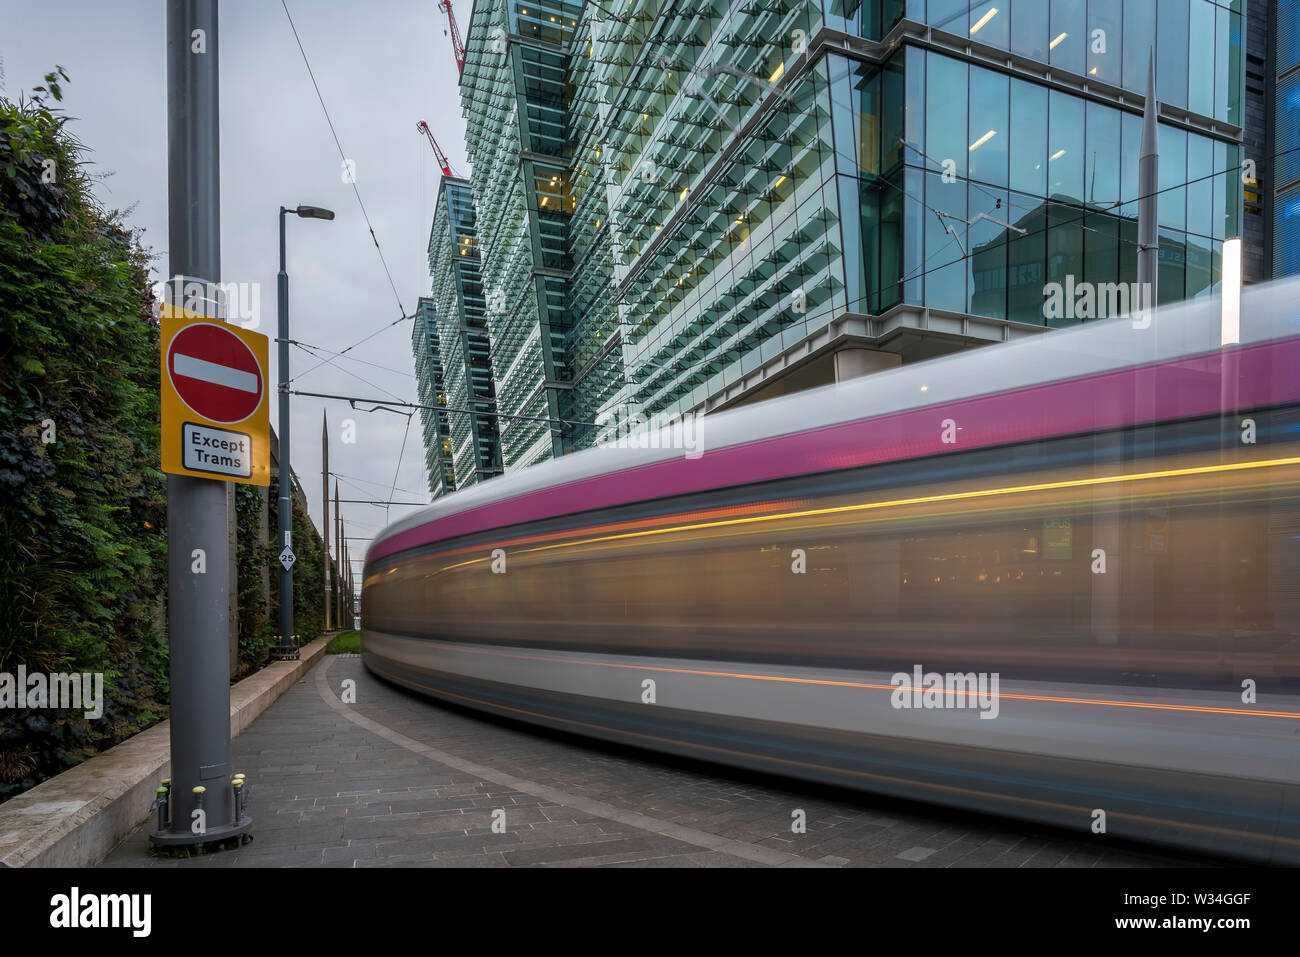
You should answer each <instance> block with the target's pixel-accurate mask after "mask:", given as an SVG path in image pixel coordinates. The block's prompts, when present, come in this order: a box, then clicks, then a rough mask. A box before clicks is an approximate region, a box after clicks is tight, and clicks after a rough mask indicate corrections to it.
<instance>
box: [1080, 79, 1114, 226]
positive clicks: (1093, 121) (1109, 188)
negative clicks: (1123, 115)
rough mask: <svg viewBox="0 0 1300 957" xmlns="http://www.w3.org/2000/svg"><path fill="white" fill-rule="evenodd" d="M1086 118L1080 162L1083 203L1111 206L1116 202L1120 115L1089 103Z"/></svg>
mask: <svg viewBox="0 0 1300 957" xmlns="http://www.w3.org/2000/svg"><path fill="white" fill-rule="evenodd" d="M1087 116H1088V127H1087V131H1086V133H1085V134H1084V141H1085V143H1086V144H1087V150H1088V154H1087V156H1086V157H1085V159H1084V177H1085V187H1086V189H1087V201H1088V203H1089V205H1093V206H1111V205H1113V204H1114V203H1116V202H1118V201H1119V200H1120V195H1119V158H1120V138H1119V127H1120V114H1119V111H1118V110H1114V109H1112V108H1111V107H1108V106H1102V105H1101V104H1100V103H1091V102H1090V103H1088V105H1087Z"/></svg>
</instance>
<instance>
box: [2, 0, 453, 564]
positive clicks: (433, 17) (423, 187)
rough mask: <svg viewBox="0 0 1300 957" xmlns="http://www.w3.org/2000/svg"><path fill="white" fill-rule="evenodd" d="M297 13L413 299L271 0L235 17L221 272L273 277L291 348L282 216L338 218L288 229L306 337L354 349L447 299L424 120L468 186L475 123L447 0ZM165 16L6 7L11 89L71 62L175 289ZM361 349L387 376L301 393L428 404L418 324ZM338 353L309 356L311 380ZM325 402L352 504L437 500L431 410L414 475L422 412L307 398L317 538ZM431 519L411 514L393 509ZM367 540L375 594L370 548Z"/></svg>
mask: <svg viewBox="0 0 1300 957" xmlns="http://www.w3.org/2000/svg"><path fill="white" fill-rule="evenodd" d="M288 7H289V12H290V13H291V14H292V15H293V18H294V23H295V24H296V25H297V28H298V33H299V36H300V37H301V39H302V43H303V46H304V47H305V48H306V51H307V56H308V57H309V58H310V60H311V65H312V69H313V70H314V71H315V74H316V81H317V83H319V85H320V89H321V94H322V95H323V97H324V99H325V105H326V106H327V107H328V108H329V111H330V116H331V117H332V119H333V121H334V128H335V130H336V132H337V133H338V136H339V139H340V141H341V142H342V144H343V148H344V150H345V152H346V155H347V156H348V157H349V158H351V159H353V160H354V161H355V164H356V181H357V188H358V189H359V191H360V193H361V199H362V200H363V201H364V202H365V204H366V209H367V211H368V212H369V214H370V221H371V223H372V224H373V226H374V229H375V235H376V236H377V237H378V239H379V243H380V245H381V247H382V249H383V253H384V257H385V259H386V260H387V262H388V267H389V269H390V271H391V272H392V277H393V282H394V283H395V284H396V286H397V293H398V296H394V294H393V290H392V288H391V287H390V285H389V282H388V277H387V276H386V275H385V273H384V269H383V266H382V265H381V263H380V260H379V255H378V253H377V252H376V250H375V247H374V244H373V243H372V241H371V239H370V235H369V233H368V232H367V229H366V224H365V220H364V218H363V217H362V214H361V209H360V207H359V206H358V204H357V200H356V197H355V196H354V195H353V192H352V187H351V186H350V185H348V184H347V183H345V182H344V181H343V177H342V175H341V169H340V166H341V163H340V159H339V155H338V151H337V149H336V147H335V145H334V141H333V138H332V137H331V136H330V131H329V127H328V125H327V124H326V121H325V115H324V113H323V112H322V110H321V106H320V103H319V102H318V101H317V98H316V94H315V91H314V90H313V89H312V84H311V79H310V77H309V76H308V73H307V68H306V66H304V64H303V60H302V55H301V54H300V53H299V50H298V46H297V44H296V43H295V41H294V37H293V33H292V31H291V30H290V27H289V22H288V19H287V18H286V17H285V12H284V9H283V8H282V7H281V5H280V3H279V2H272V0H224V2H222V4H221V8H220V56H221V272H222V275H221V279H222V280H223V281H226V282H254V283H260V284H261V285H260V293H261V295H260V300H261V302H260V305H261V315H260V317H259V318H260V324H259V325H258V326H257V327H256V328H257V330H258V331H259V332H263V333H266V334H267V335H270V336H272V337H274V335H275V323H276V313H275V299H276V272H277V271H278V267H279V263H278V251H277V242H278V232H277V210H278V207H279V206H281V205H284V206H290V207H292V206H296V205H297V204H299V203H303V204H308V205H317V206H327V207H329V208H331V209H333V210H334V211H335V213H336V214H337V215H336V218H335V220H334V221H333V222H322V221H318V220H307V219H298V218H296V217H290V218H289V219H288V272H289V289H290V337H291V338H294V339H298V340H301V341H303V342H305V343H311V344H314V345H318V346H320V347H322V348H323V349H328V350H332V351H334V352H339V351H341V350H342V349H344V348H346V347H347V346H349V345H351V344H352V343H354V342H356V341H357V340H359V339H361V338H362V337H363V336H365V335H367V334H369V333H370V332H372V331H374V330H375V329H378V328H380V327H382V326H385V325H387V324H388V323H390V322H392V321H393V320H394V319H396V318H397V317H398V316H400V315H402V314H403V313H410V312H413V311H414V309H415V305H416V299H417V298H418V297H419V296H421V295H425V294H427V293H428V290H429V277H428V263H427V256H426V247H427V244H428V238H429V227H430V225H431V223H432V218H433V207H434V202H435V200H436V198H437V190H438V182H439V179H440V177H441V174H440V171H439V170H438V167H437V164H436V161H435V159H434V156H433V152H432V150H430V148H429V144H428V141H427V140H426V139H425V138H424V137H423V136H422V135H420V134H419V133H418V132H417V131H416V128H415V125H416V122H417V121H418V120H420V119H425V120H427V121H428V123H429V126H430V127H431V128H432V130H433V133H434V136H435V137H437V139H438V142H439V145H441V146H442V148H443V150H444V151H445V152H446V153H447V154H448V156H449V157H450V159H451V164H452V167H453V169H455V170H456V171H457V172H458V173H460V174H462V175H467V174H468V172H469V164H468V162H467V161H466V159H465V147H464V130H465V123H464V120H463V118H462V117H461V112H460V98H459V92H458V87H457V73H456V63H455V60H454V59H453V57H452V52H451V41H450V39H449V38H448V37H446V36H445V35H444V29H445V26H446V23H445V18H444V17H443V16H442V14H441V13H440V12H439V11H438V9H437V6H436V4H435V3H434V2H433V0H367V2H359V0H288ZM456 12H457V13H458V14H459V15H460V17H461V23H460V26H461V29H462V32H463V31H464V29H465V27H466V26H467V21H468V19H469V13H470V4H469V2H468V0H459V2H458V3H457V4H456ZM165 20H166V5H165V4H164V2H163V0H114V2H112V3H105V2H103V0H64V2H62V3H57V4H54V3H21V4H20V3H17V2H11V0H5V2H3V3H0V90H2V91H3V93H4V94H5V95H6V96H8V97H9V98H11V99H16V98H17V96H18V94H19V93H25V92H27V91H30V89H31V88H32V87H33V86H35V85H38V84H40V83H41V82H42V77H43V76H44V75H45V73H46V72H48V71H49V70H51V69H53V68H54V66H55V65H56V64H61V65H62V66H63V67H64V68H65V69H66V70H67V72H68V76H69V77H70V78H71V82H69V83H67V84H64V100H63V104H62V108H63V110H64V111H65V112H66V113H67V114H69V115H70V116H73V117H76V118H77V120H76V122H74V123H73V124H72V125H71V127H70V129H71V131H72V132H73V133H74V134H75V135H76V136H77V137H78V138H79V139H80V140H81V141H82V142H83V143H85V144H86V146H87V147H88V148H89V150H90V152H89V154H88V158H89V159H90V160H91V161H92V162H93V164H94V166H93V167H92V172H94V173H96V174H107V175H106V178H105V179H104V180H103V181H102V182H101V183H100V184H99V185H98V187H97V189H96V192H97V195H98V196H99V198H100V200H101V201H102V202H103V203H104V204H105V205H106V206H107V207H109V208H116V209H123V210H125V209H127V208H129V207H134V209H133V210H132V212H131V213H130V215H129V216H128V219H127V222H128V224H129V225H132V226H138V227H141V228H143V230H144V233H145V235H144V241H145V244H146V245H147V246H150V247H152V249H153V252H154V254H155V257H156V258H155V264H154V268H155V272H156V274H157V276H158V277H159V278H161V277H162V276H164V275H165V274H166V273H167V110H166V106H167V103H166V79H167V77H166V62H167V59H166V39H165V29H164V27H165ZM398 297H400V300H401V302H400V310H399V302H398ZM271 345H272V348H271V371H270V379H271V382H275V381H276V379H277V376H278V370H277V369H276V350H275V347H274V342H272V344H271ZM348 355H349V357H355V358H356V359H359V360H364V361H365V362H368V363H375V364H376V365H378V366H384V367H386V368H384V369H381V368H376V366H375V365H365V364H362V363H361V362H357V361H349V358H342V359H335V360H334V361H335V363H336V365H337V366H338V367H339V368H336V367H335V366H331V365H324V366H322V367H321V368H320V369H318V370H316V371H314V372H311V373H310V374H309V375H305V376H304V377H303V378H300V379H295V382H294V388H298V389H304V390H307V391H311V392H324V393H331V394H342V395H348V396H376V397H381V398H384V397H386V398H391V397H393V396H397V397H400V398H401V399H403V400H406V401H412V402H413V401H417V398H416V391H415V378H414V372H415V370H414V367H413V364H412V360H411V323H410V322H409V321H407V322H402V323H399V324H398V325H396V326H394V327H392V328H391V329H389V330H388V331H386V332H383V333H381V334H380V335H378V336H376V337H375V338H373V339H371V340H370V341H369V342H367V343H366V344H364V345H362V346H359V347H358V348H357V349H355V350H354V351H353V352H351V353H349V354H348ZM319 361H320V360H319V359H316V358H312V357H311V356H309V355H307V354H306V353H305V352H303V351H301V350H299V349H291V351H290V368H291V370H292V372H293V374H295V375H297V374H300V373H306V372H307V370H308V369H310V368H311V367H312V366H314V365H316V364H317V362H319ZM340 368H341V369H342V370H345V371H340ZM390 370H396V371H390ZM357 376H359V377H360V378H356V377H357ZM362 380H367V381H362ZM322 409H325V410H326V411H327V412H328V414H329V421H330V426H331V432H332V437H331V442H330V466H331V470H332V471H334V472H337V473H339V474H340V475H341V476H342V477H343V484H341V485H340V490H341V491H340V494H341V496H342V497H343V498H354V499H362V498H375V499H382V500H387V499H388V498H389V494H388V490H389V488H390V487H391V486H392V484H393V482H394V476H396V484H397V487H398V489H399V491H397V492H396V493H395V494H394V496H393V498H394V500H395V501H402V502H409V501H419V502H427V501H428V499H429V495H428V482H427V480H426V477H425V470H424V449H423V443H422V440H421V428H420V420H419V416H418V414H417V415H416V416H414V417H413V418H412V419H411V424H410V434H409V436H408V437H407V441H406V450H405V454H404V455H403V456H402V458H401V467H400V470H399V468H398V453H399V450H400V449H401V447H402V436H403V432H404V431H405V430H406V417H405V416H404V415H394V414H393V413H391V412H376V413H373V414H363V413H359V412H354V411H352V410H350V409H349V408H348V405H347V403H346V402H340V401H333V400H324V399H315V398H305V397H301V396H295V397H294V399H293V422H292V425H293V450H292V454H293V467H294V469H295V471H296V472H297V473H298V476H299V478H300V479H301V480H302V482H303V485H304V486H305V489H306V492H307V495H308V497H309V500H310V503H311V515H312V519H313V521H314V522H315V523H316V525H317V527H319V526H320V522H321V502H320V487H321V474H320V473H321V452H320V431H321V411H322ZM346 418H352V419H354V420H355V422H356V442H355V444H350V445H345V444H343V443H342V442H341V441H340V439H341V435H340V424H341V422H342V420H344V419H346ZM271 420H272V424H273V425H274V423H275V421H276V410H275V406H274V404H273V405H272V409H271ZM403 489H404V490H406V491H401V490H403ZM412 511H413V509H411V508H403V507H396V506H395V507H393V508H392V510H391V511H390V513H389V517H390V520H392V521H396V520H397V519H399V518H401V517H402V516H404V515H408V514H410V513H411V512H412ZM343 516H344V520H345V521H346V522H347V524H348V534H349V536H370V535H373V534H374V533H375V532H377V531H378V530H379V529H381V528H382V527H383V525H384V524H385V513H384V509H383V508H376V507H372V506H367V505H355V504H354V505H344V506H343ZM350 545H351V548H352V557H353V559H354V569H355V571H356V573H357V578H358V582H359V580H360V560H361V558H362V557H363V555H364V551H365V547H366V545H367V543H366V542H362V541H353V542H351V543H350Z"/></svg>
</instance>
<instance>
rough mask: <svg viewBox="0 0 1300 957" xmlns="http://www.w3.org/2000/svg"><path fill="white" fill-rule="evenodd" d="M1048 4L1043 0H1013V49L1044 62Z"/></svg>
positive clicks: (1049, 37)
mask: <svg viewBox="0 0 1300 957" xmlns="http://www.w3.org/2000/svg"><path fill="white" fill-rule="evenodd" d="M1047 13H1048V5H1047V4H1046V3H1044V2H1043V0H1011V49H1012V51H1013V52H1015V53H1019V54H1020V55H1021V56H1027V57H1030V58H1031V59H1034V60H1038V61H1040V62H1042V63H1046V62H1047V44H1048V42H1049V41H1050V40H1051V39H1052V38H1051V36H1049V35H1048V32H1047V27H1048V24H1047V19H1048V17H1047Z"/></svg>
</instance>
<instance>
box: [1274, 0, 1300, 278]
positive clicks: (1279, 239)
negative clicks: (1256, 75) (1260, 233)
mask: <svg viewBox="0 0 1300 957" xmlns="http://www.w3.org/2000/svg"><path fill="white" fill-rule="evenodd" d="M1297 20H1300V15H1297ZM1273 230H1274V232H1273V275H1274V276H1294V275H1297V274H1300V193H1295V192H1293V193H1290V194H1289V195H1287V196H1285V197H1284V198H1282V199H1280V200H1278V203H1277V211H1276V218H1275V220H1274V226H1273Z"/></svg>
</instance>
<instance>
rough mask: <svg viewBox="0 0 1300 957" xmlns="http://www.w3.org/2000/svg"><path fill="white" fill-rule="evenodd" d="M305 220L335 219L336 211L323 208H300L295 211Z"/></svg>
mask: <svg viewBox="0 0 1300 957" xmlns="http://www.w3.org/2000/svg"><path fill="white" fill-rule="evenodd" d="M294 212H295V213H297V214H298V215H299V216H301V217H302V218H303V219H333V218H334V210H332V209H325V208H324V207H323V206H299V207H298V208H297V209H295V210H294Z"/></svg>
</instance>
